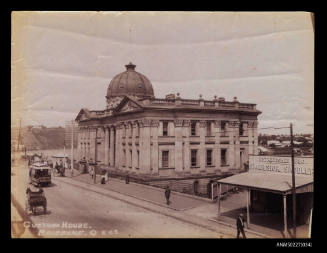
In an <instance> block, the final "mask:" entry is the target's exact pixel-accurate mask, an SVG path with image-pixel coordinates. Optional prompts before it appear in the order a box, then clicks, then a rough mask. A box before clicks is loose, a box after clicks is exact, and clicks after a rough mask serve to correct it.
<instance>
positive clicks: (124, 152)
mask: <svg viewBox="0 0 327 253" xmlns="http://www.w3.org/2000/svg"><path fill="white" fill-rule="evenodd" d="M123 154H124V158H123V159H124V160H123V166H124V167H125V165H126V150H125V149H124V150H123Z"/></svg>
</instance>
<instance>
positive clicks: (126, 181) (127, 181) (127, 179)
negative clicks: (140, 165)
mask: <svg viewBox="0 0 327 253" xmlns="http://www.w3.org/2000/svg"><path fill="white" fill-rule="evenodd" d="M125 183H126V184H129V175H126V178H125Z"/></svg>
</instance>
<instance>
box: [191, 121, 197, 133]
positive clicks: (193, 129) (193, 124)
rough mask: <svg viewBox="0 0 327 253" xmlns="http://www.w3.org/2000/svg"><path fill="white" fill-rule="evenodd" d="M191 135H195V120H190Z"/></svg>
mask: <svg viewBox="0 0 327 253" xmlns="http://www.w3.org/2000/svg"><path fill="white" fill-rule="evenodd" d="M191 136H196V122H195V121H192V122H191Z"/></svg>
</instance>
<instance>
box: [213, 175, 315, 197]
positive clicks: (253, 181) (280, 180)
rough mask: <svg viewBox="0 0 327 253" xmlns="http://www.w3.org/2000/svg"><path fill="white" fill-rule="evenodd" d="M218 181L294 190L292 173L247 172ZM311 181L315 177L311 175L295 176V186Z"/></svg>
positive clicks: (298, 186)
mask: <svg viewBox="0 0 327 253" xmlns="http://www.w3.org/2000/svg"><path fill="white" fill-rule="evenodd" d="M218 183H222V184H229V185H235V186H240V187H249V188H253V189H258V190H262V191H270V192H276V193H283V194H285V193H287V192H289V191H291V190H292V175H291V174H283V173H252V172H246V173H241V174H237V175H233V176H231V177H227V178H224V179H220V180H218ZM311 183H313V178H312V177H310V176H301V175H296V176H295V188H300V187H303V186H306V185H308V184H311Z"/></svg>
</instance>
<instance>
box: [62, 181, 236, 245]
mask: <svg viewBox="0 0 327 253" xmlns="http://www.w3.org/2000/svg"><path fill="white" fill-rule="evenodd" d="M60 181H61V182H64V183H66V184H70V185H73V186H75V187H79V188H82V189H84V190H88V191H92V192H95V193H98V194H101V195H103V196H107V197H111V198H113V199H116V200H120V201H123V202H126V203H128V204H131V205H134V206H137V207H140V208H142V209H145V210H148V211H151V212H156V213H159V214H162V215H165V216H168V217H171V218H174V219H176V220H179V221H182V222H186V223H189V224H192V225H195V226H199V227H202V228H205V229H207V230H210V231H213V232H215V233H218V234H220V235H223V236H226V237H227V238H234V236H235V235H234V234H233V233H225V232H222V231H219V230H218V229H217V228H216V227H213V225H206V224H203V222H210V223H211V222H212V221H211V220H209V219H204V218H201V217H197V216H192V215H189V214H188V215H185V214H184V216H180V215H183V214H180V215H174V214H172V213H167V211H168V209H169V208H167V209H165V211H164V210H157V209H156V208H152V207H146V206H144V205H141V204H139V203H135V202H133V201H131V200H127V199H124V198H120V197H118V196H113V195H112V194H110V191H111V190H108V189H104V188H100V187H98V186H96V185H93V186H95V187H96V188H97V189H101V190H102V191H105V193H104V192H101V191H97V190H95V189H91V188H90V187H87V186H85V185H84V186H83V185H80V184H81V183H82V184H88V185H92V184H90V183H86V182H82V181H78V182H76V181H77V180H75V183H72V182H67V181H68V180H67V181H66V180H60ZM79 183H80V184H79ZM112 192H113V193H115V194H119V195H122V196H125V197H129V198H132V199H137V198H135V197H133V196H128V195H125V194H123V193H120V192H117V191H112ZM145 202H147V203H150V204H153V203H151V202H149V201H146V200H145ZM154 205H155V206H158V205H157V204H154ZM170 209H172V208H170ZM174 211H176V210H174ZM178 212H179V210H178ZM191 219H197V220H203V222H201V221H200V222H196V221H193V220H191ZM215 223H217V222H215ZM221 225H223V226H225V227H226V225H225V224H221ZM227 227H230V226H227Z"/></svg>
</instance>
